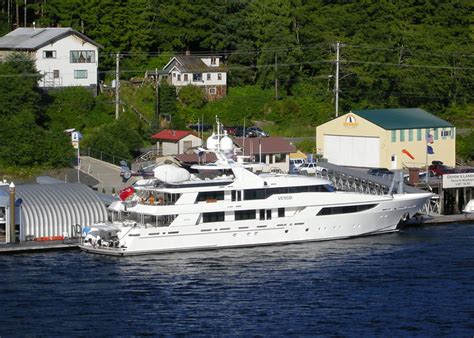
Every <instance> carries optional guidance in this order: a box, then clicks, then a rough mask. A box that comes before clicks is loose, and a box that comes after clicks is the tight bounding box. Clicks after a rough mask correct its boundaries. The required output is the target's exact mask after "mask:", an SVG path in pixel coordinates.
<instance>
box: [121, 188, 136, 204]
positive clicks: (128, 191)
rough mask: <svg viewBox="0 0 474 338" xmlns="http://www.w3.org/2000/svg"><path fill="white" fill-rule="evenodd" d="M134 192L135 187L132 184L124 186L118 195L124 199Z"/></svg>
mask: <svg viewBox="0 0 474 338" xmlns="http://www.w3.org/2000/svg"><path fill="white" fill-rule="evenodd" d="M134 193H135V189H133V187H132V186H129V187H126V188H124V189H122V190H120V191H119V193H118V195H119V198H120V200H122V201H125V200H126V199H127V198H129V197H130V196H132V195H133V194H134Z"/></svg>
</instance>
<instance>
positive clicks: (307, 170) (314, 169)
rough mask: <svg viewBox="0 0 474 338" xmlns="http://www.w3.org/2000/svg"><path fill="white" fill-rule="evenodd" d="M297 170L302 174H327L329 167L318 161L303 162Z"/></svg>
mask: <svg viewBox="0 0 474 338" xmlns="http://www.w3.org/2000/svg"><path fill="white" fill-rule="evenodd" d="M296 172H297V173H298V174H300V175H315V174H316V173H319V174H322V175H326V174H327V169H326V168H323V167H321V166H320V165H319V164H318V163H303V164H302V165H300V166H299V168H298V169H296Z"/></svg>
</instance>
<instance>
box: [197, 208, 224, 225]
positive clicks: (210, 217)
mask: <svg viewBox="0 0 474 338" xmlns="http://www.w3.org/2000/svg"><path fill="white" fill-rule="evenodd" d="M222 221H224V212H223V211H222V212H205V213H203V214H202V222H203V223H211V222H222Z"/></svg>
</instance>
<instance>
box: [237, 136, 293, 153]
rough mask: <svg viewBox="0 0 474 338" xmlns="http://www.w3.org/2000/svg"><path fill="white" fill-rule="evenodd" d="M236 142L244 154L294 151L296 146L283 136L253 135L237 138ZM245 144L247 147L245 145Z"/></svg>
mask: <svg viewBox="0 0 474 338" xmlns="http://www.w3.org/2000/svg"><path fill="white" fill-rule="evenodd" d="M234 143H235V144H237V146H239V147H240V148H242V150H243V152H244V155H246V156H247V155H250V154H258V153H259V152H260V146H261V149H262V150H261V152H262V154H277V153H286V154H289V153H293V152H295V151H296V148H295V147H294V146H292V145H291V144H290V143H289V142H288V141H287V140H285V139H284V138H283V137H276V136H272V137H251V138H235V139H234ZM244 144H245V147H244Z"/></svg>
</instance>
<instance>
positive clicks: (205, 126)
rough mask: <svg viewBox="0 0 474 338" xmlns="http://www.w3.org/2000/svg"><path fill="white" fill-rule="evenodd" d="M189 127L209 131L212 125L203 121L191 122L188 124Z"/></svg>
mask: <svg viewBox="0 0 474 338" xmlns="http://www.w3.org/2000/svg"><path fill="white" fill-rule="evenodd" d="M188 128H189V129H192V130H194V131H208V130H210V129H212V126H211V125H210V124H205V123H204V124H202V123H199V124H198V123H196V124H190V125H188Z"/></svg>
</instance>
